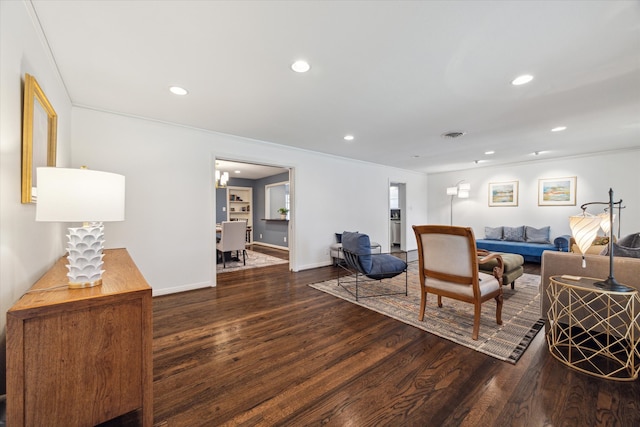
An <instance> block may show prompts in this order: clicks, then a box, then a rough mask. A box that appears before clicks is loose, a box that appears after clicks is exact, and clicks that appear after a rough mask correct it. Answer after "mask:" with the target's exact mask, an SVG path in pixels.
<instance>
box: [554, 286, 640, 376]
mask: <svg viewBox="0 0 640 427" xmlns="http://www.w3.org/2000/svg"><path fill="white" fill-rule="evenodd" d="M569 277H571V276H569ZM599 281H601V279H594V278H589V277H580V278H577V277H572V278H568V277H567V276H552V277H551V278H550V284H549V286H548V287H547V296H548V297H549V300H550V302H551V305H550V308H549V311H548V312H547V316H548V318H549V323H550V328H549V331H548V332H547V344H548V345H549V351H550V352H551V354H552V355H553V357H555V358H556V359H558V360H559V361H560V362H562V363H564V364H565V365H567V366H570V367H571V368H573V369H576V370H578V371H580V372H584V373H587V374H590V375H594V376H596V377H600V378H606V379H610V380H617V381H632V380H635V379H637V378H638V371H639V370H640V312H639V311H640V296H639V295H638V291H636V290H635V289H634V290H631V291H629V292H620V291H610V290H607V289H603V288H600V287H597V286H595V285H594V283H595V282H599Z"/></svg>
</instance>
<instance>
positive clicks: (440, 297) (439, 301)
mask: <svg viewBox="0 0 640 427" xmlns="http://www.w3.org/2000/svg"><path fill="white" fill-rule="evenodd" d="M438 307H440V308H442V296H440V295H438Z"/></svg>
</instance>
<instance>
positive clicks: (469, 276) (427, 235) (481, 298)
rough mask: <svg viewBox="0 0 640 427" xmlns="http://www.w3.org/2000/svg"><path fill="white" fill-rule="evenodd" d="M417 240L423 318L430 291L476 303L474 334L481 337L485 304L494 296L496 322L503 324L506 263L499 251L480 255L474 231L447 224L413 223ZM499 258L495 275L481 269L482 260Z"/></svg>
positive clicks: (475, 337) (421, 314)
mask: <svg viewBox="0 0 640 427" xmlns="http://www.w3.org/2000/svg"><path fill="white" fill-rule="evenodd" d="M413 230H414V232H415V234H416V240H417V243H418V270H419V273H420V288H421V299H420V313H419V319H420V321H422V320H423V319H424V311H425V307H426V304H427V294H428V293H433V294H436V295H438V307H442V297H448V298H453V299H457V300H459V301H465V302H468V303H471V304H473V305H474V307H475V310H474V317H473V334H472V338H473V339H474V340H477V339H478V332H479V330H480V311H481V306H482V303H483V302H485V301H487V300H489V299H492V298H493V299H495V300H496V303H497V307H496V323H498V325H501V324H502V272H503V268H504V264H503V262H502V258H501V257H500V255H498V254H489V255H486V256H484V257H478V253H477V250H476V240H475V237H474V235H473V230H472V229H471V228H468V227H451V226H445V225H414V226H413ZM493 259H495V260H497V262H498V265H497V266H496V267H495V268H494V269H493V275H490V274H486V273H482V272H479V271H478V266H479V264H481V263H485V262H488V261H489V260H493Z"/></svg>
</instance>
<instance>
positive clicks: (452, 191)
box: [447, 187, 458, 196]
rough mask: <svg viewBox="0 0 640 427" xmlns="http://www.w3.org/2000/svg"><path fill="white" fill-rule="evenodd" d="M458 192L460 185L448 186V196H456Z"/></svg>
mask: <svg viewBox="0 0 640 427" xmlns="http://www.w3.org/2000/svg"><path fill="white" fill-rule="evenodd" d="M456 194H458V187H447V196H455V195H456Z"/></svg>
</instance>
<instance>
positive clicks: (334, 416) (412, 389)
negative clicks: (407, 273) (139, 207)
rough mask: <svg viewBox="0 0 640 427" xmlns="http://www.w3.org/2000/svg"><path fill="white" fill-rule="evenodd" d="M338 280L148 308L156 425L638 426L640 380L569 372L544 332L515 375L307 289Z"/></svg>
mask: <svg viewBox="0 0 640 427" xmlns="http://www.w3.org/2000/svg"><path fill="white" fill-rule="evenodd" d="M285 255H286V252H285V253H284V255H283V256H285ZM531 268H533V269H534V270H535V267H531ZM529 271H531V270H529ZM336 273H337V269H336V268H334V267H324V268H319V269H314V270H309V271H303V272H300V273H291V272H289V271H288V270H287V265H286V264H285V265H279V266H272V267H265V268H259V269H253V270H245V271H238V272H232V273H225V274H223V275H219V276H218V286H217V287H216V288H207V289H201V290H195V291H190V292H184V293H180V294H173V295H167V296H161V297H156V298H154V319H153V321H154V343H153V344H154V345H153V347H154V419H155V425H156V426H224V425H228V426H238V425H242V426H275V425H283V426H284V425H286V426H303V425H304V426H306V425H334V426H346V425H349V426H370V425H392V426H458V425H465V426H479V425H482V426H491V425H493V426H605V425H606V426H638V425H640V382H639V381H634V382H626V383H625V382H613V381H605V380H600V379H597V378H594V377H590V376H587V375H584V374H581V373H578V372H576V371H573V370H571V369H569V368H567V367H565V366H564V365H562V364H560V363H559V362H558V361H556V360H555V359H554V358H553V357H551V356H550V355H549V353H548V351H547V348H546V343H545V340H544V333H539V334H538V336H537V337H536V338H535V340H534V341H533V343H532V344H531V346H530V347H529V349H528V350H527V351H526V352H525V354H524V355H523V356H522V358H521V359H520V361H519V362H518V363H517V364H516V365H511V364H508V363H505V362H501V361H498V360H495V359H493V358H491V357H489V356H486V355H484V354H481V353H478V352H474V351H472V350H469V349H467V348H465V347H462V346H459V345H456V344H454V343H452V342H449V341H446V340H443V339H441V338H438V337H436V336H434V335H430V334H428V333H426V332H423V331H421V330H418V329H416V328H413V327H411V326H408V325H405V324H403V323H401V322H398V321H396V320H393V319H390V318H388V317H385V316H382V315H380V314H377V313H375V312H373V311H369V310H367V309H365V308H362V307H359V306H357V305H355V304H351V303H349V302H345V301H342V300H340V299H338V298H335V297H333V296H331V295H327V294H325V293H322V292H320V291H317V290H315V289H313V288H311V287H309V286H307V284H309V283H313V282H318V281H322V280H325V279H328V278H331V277H334V276H335V275H336Z"/></svg>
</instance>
